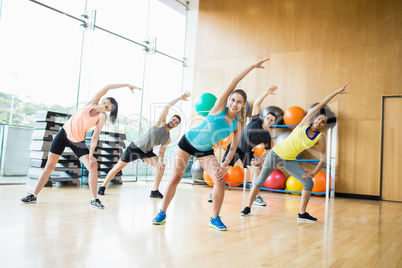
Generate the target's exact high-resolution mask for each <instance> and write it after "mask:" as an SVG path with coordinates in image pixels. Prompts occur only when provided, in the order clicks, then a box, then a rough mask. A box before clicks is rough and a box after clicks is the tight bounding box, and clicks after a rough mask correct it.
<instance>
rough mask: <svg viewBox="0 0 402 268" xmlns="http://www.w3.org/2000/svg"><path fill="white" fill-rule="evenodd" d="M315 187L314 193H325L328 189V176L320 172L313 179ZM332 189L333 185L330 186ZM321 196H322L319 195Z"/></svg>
mask: <svg viewBox="0 0 402 268" xmlns="http://www.w3.org/2000/svg"><path fill="white" fill-rule="evenodd" d="M313 181H314V186H313V192H320V193H324V192H325V191H326V189H327V179H326V174H325V173H324V172H322V171H319V172H318V173H317V174H316V175H315V176H314V178H313ZM329 187H330V188H331V184H330V186H329ZM317 195H320V194H317Z"/></svg>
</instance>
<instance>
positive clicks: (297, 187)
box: [285, 176, 304, 194]
mask: <svg viewBox="0 0 402 268" xmlns="http://www.w3.org/2000/svg"><path fill="white" fill-rule="evenodd" d="M303 187H304V186H303V183H301V182H300V181H298V180H296V178H295V177H293V176H290V177H289V178H288V179H287V181H286V189H285V190H288V191H297V192H301V191H302V190H303ZM291 194H300V193H291Z"/></svg>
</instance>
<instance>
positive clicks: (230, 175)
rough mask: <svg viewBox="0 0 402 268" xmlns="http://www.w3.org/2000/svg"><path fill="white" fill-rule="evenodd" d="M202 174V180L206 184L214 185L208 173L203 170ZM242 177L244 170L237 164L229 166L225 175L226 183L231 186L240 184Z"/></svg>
mask: <svg viewBox="0 0 402 268" xmlns="http://www.w3.org/2000/svg"><path fill="white" fill-rule="evenodd" d="M203 175H204V181H205V182H206V183H207V184H208V185H210V186H214V182H213V181H212V179H211V177H210V176H209V175H208V173H207V172H205V171H204V173H203ZM243 179H244V172H243V169H242V168H241V167H238V166H233V167H229V170H228V172H227V173H226V175H225V180H226V184H227V185H229V186H231V187H236V186H239V185H240V184H242V183H243Z"/></svg>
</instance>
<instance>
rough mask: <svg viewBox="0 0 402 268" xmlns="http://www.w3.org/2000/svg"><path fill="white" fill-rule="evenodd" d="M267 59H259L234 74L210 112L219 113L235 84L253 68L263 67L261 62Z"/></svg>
mask: <svg viewBox="0 0 402 268" xmlns="http://www.w3.org/2000/svg"><path fill="white" fill-rule="evenodd" d="M267 60H269V58H268V59H265V60H262V61H259V62H257V63H255V64H253V65H251V66H249V67H247V68H246V69H244V70H243V71H242V72H240V73H239V74H238V75H236V76H235V78H234V79H233V80H232V82H231V83H230V84H229V86H228V87H227V88H226V89H225V90H224V91H223V92H222V93H221V95H220V96H219V97H218V99H217V100H216V102H215V106H214V107H213V108H212V109H211V111H210V114H217V113H220V112H221V111H222V110H223V109H225V107H226V102H227V98H228V97H229V95H230V93H232V91H233V90H234V89H235V88H236V86H237V84H238V83H239V82H240V81H241V80H242V79H243V78H244V77H245V76H246V75H247V74H248V73H249V72H251V70H253V69H254V68H262V69H264V66H262V64H263V63H264V62H266V61H267Z"/></svg>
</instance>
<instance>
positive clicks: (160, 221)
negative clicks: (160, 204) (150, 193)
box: [152, 210, 166, 225]
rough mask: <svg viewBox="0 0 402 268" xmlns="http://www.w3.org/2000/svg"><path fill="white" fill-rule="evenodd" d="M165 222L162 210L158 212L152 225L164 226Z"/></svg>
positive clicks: (164, 214)
mask: <svg viewBox="0 0 402 268" xmlns="http://www.w3.org/2000/svg"><path fill="white" fill-rule="evenodd" d="M165 222H166V213H165V212H163V211H162V210H159V213H158V215H156V217H155V219H154V220H153V221H152V224H158V225H159V224H164V223H165Z"/></svg>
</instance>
